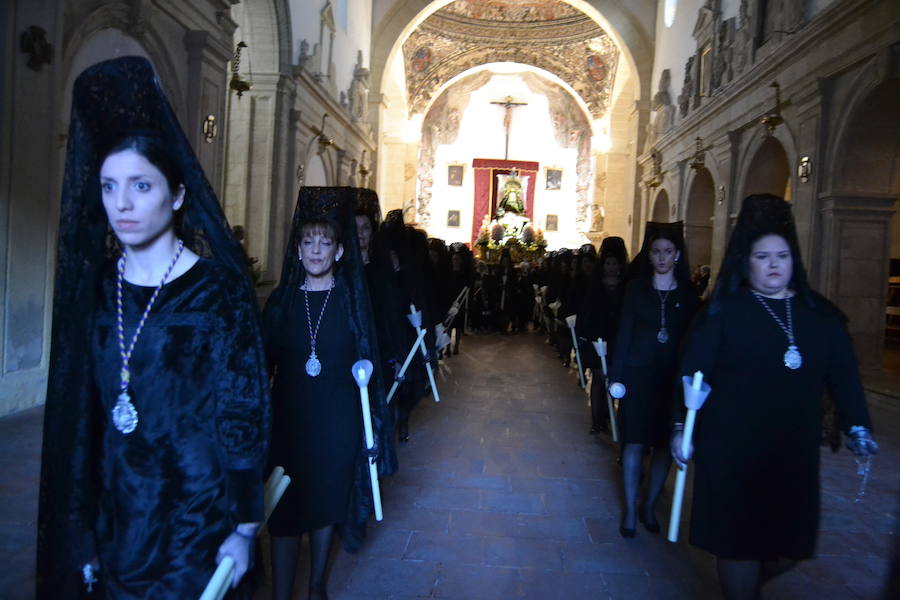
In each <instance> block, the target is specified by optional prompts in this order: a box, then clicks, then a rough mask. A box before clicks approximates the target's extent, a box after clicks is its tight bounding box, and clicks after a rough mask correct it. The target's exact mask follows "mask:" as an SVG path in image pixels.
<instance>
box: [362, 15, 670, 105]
mask: <svg viewBox="0 0 900 600" xmlns="http://www.w3.org/2000/svg"><path fill="white" fill-rule="evenodd" d="M452 1H453V0H436V1H435V2H431V3H428V4H427V5H426V6H425V7H423V6H422V5H423V2H422V1H421V0H397V1H396V2H395V3H394V5H393V7H391V8H390V9H389V10H388V11H387V12H386V14H385V15H384V17H383V18H382V19H381V21H380V22H379V23H378V24H377V25H376V26H375V28H374V35H373V36H372V39H373V41H374V42H373V47H372V57H371V60H370V70H371V72H372V89H375V90H379V91H382V88H383V83H384V79H385V78H386V76H387V68H388V66H389V64H390V62H391V57H392V55H393V54H394V53H395V52H396V51H397V49H398V48H399V47H400V46H401V45H402V43H403V40H405V38H406V35H407V34H408V32H409V31H410V30H411V28H413V27H415V26H417V25H418V24H419V23H421V22H422V21H423V20H424V19H425V17H427V15H429V14H430V13H431V12H433V10H436V9H437V8H440V7H441V6H444V5H446V4H450V2H452ZM565 1H566V2H568V3H569V4H572V5H573V6H574V7H575V8H578V9H580V10H583V11H584V12H586V13H587V14H589V15H591V16H592V17H594V18H595V20H598V21H599V23H600V25H601V27H603V29H604V30H605V31H606V33H607V34H609V35H610V36H612V38H613V39H614V40H615V42H616V45H617V46H618V47H619V50H620V51H621V52H622V54H623V58H625V60H626V61H628V62H629V64H630V66H631V67H632V69H633V70H634V72H635V73H637V74H638V76H637V78H636V81H637V88H638V89H637V90H635V97H636V98H641V97H642V94H644V92H649V90H650V85H649V83H650V76H651V74H652V70H653V43H652V41H651V37H650V34H649V33H648V32H647V31H646V30H645V29H644V28H643V26H642V24H641V23H640V22H639V20H638V19H637V18H636V17H635V15H634V14H633V13H632V12H631V11H629V10H627V9H625V8H623V6H622V5H621V3H617V2H613V1H612V0H565ZM429 9H433V10H429ZM654 14H655V12H654Z"/></svg>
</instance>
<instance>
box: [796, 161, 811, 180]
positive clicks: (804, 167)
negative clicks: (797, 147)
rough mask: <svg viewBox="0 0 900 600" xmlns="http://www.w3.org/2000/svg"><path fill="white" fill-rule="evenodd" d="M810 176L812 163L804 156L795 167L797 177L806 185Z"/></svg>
mask: <svg viewBox="0 0 900 600" xmlns="http://www.w3.org/2000/svg"><path fill="white" fill-rule="evenodd" d="M811 174H812V161H810V160H809V157H808V156H804V157H803V158H801V159H800V164H799V165H798V166H797V177H799V178H800V181H802V182H803V183H806V182H807V181H809V176H810V175H811Z"/></svg>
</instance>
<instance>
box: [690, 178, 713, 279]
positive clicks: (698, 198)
mask: <svg viewBox="0 0 900 600" xmlns="http://www.w3.org/2000/svg"><path fill="white" fill-rule="evenodd" d="M715 197H716V191H715V183H714V182H713V178H712V174H711V173H710V172H709V170H708V169H706V168H701V169H699V170H697V171H696V172H695V174H694V178H693V180H692V181H691V187H690V191H689V192H688V195H687V214H686V215H685V232H684V236H685V244H686V245H687V249H688V257H689V259H690V261H691V268H694V267H696V266H697V265H709V264H710V260H711V258H712V229H713V223H712V219H713V210H714V208H715Z"/></svg>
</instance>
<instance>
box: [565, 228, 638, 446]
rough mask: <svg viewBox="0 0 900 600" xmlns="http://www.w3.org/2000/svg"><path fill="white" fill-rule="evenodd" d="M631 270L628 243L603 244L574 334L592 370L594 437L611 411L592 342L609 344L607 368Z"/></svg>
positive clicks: (612, 240) (614, 239)
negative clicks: (626, 282)
mask: <svg viewBox="0 0 900 600" xmlns="http://www.w3.org/2000/svg"><path fill="white" fill-rule="evenodd" d="M627 267H628V251H627V250H626V249H625V240H623V239H622V238H620V237H608V238H605V239H604V240H603V243H602V244H600V258H599V259H598V260H597V267H595V269H596V270H595V272H594V275H593V276H592V277H591V280H590V283H589V285H588V290H587V294H586V295H585V297H584V299H583V301H582V303H581V307H580V308H579V310H578V318H577V319H576V320H575V331H576V333H577V335H578V342H579V345H580V347H581V356H582V360H583V361H584V366H585V368H589V369H591V379H592V383H591V433H598V432H600V431H608V430H609V428H608V426H607V423H609V410H608V408H607V403H606V386H607V383H608V382H607V381H605V380H604V377H603V370H602V368H601V364H600V357H599V356H598V355H597V351H596V350H595V349H594V347H593V345H592V342H594V341H595V340H597V339H598V338H602V339H603V340H604V341H606V345H607V350H606V353H607V359H606V360H607V367H609V362H610V361H611V359H612V356H613V354H615V352H614V350H615V343H616V334H617V333H618V331H619V315H620V314H621V312H622V297H623V296H624V294H625V283H624V274H625V269H626V268H627Z"/></svg>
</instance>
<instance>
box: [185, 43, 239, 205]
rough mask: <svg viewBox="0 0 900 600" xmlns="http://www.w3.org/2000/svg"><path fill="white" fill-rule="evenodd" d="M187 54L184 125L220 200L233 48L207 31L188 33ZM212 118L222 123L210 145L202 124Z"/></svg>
mask: <svg viewBox="0 0 900 600" xmlns="http://www.w3.org/2000/svg"><path fill="white" fill-rule="evenodd" d="M184 47H185V50H187V55H188V77H187V80H188V82H189V83H188V86H187V110H186V111H185V115H187V122H186V123H183V124H182V125H183V126H184V128H185V134H186V135H187V138H188V140H190V142H191V144H192V145H193V147H194V152H196V154H197V158H198V159H199V160H200V164H201V165H203V170H204V172H205V173H206V178H207V179H208V180H209V183H210V185H212V187H213V189H214V190H215V191H216V194H218V195H219V196H220V197H221V192H222V177H223V173H224V139H225V136H224V135H221V133H222V129H223V127H222V124H223V123H224V121H225V95H226V93H227V90H228V86H227V81H226V69H225V65H226V64H227V63H228V60H229V58H231V52H230V49H229V48H228V47H227V46H225V45H224V44H223V43H222V42H221V39H219V38H216V37H214V36H213V35H212V34H211V33H210V32H208V31H202V30H189V31H187V32H186V33H185V34H184ZM210 115H212V116H213V117H215V119H216V121H217V122H218V123H219V133H220V134H219V135H217V136H216V137H215V138H214V139H213V140H211V141H210V142H207V141H206V139H205V138H204V135H203V122H204V121H205V120H206V118H207V116H210Z"/></svg>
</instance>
